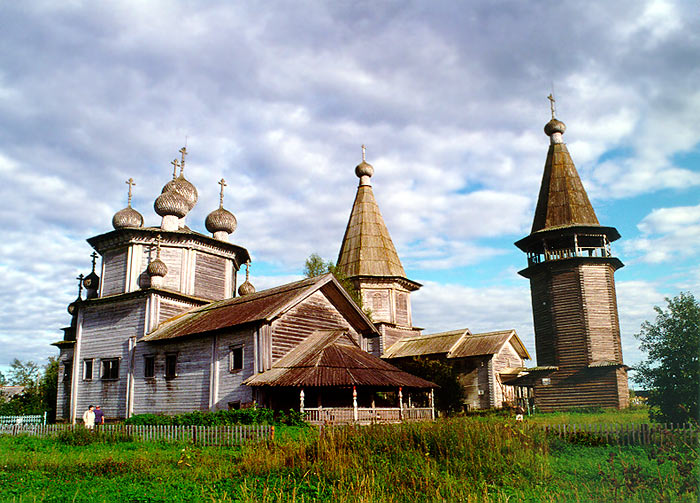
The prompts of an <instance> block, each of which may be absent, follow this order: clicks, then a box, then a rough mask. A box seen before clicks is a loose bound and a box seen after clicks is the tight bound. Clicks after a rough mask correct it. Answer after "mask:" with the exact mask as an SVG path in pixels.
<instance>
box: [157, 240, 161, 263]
mask: <svg viewBox="0 0 700 503" xmlns="http://www.w3.org/2000/svg"><path fill="white" fill-rule="evenodd" d="M160 241H161V238H160V234H158V236H157V237H156V258H158V259H159V258H160Z"/></svg>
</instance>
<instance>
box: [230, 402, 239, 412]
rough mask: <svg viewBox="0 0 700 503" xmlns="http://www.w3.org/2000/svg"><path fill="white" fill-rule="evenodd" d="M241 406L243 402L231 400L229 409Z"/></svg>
mask: <svg viewBox="0 0 700 503" xmlns="http://www.w3.org/2000/svg"><path fill="white" fill-rule="evenodd" d="M240 408H241V402H229V403H228V410H239V409H240Z"/></svg>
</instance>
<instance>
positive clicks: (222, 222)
mask: <svg viewBox="0 0 700 503" xmlns="http://www.w3.org/2000/svg"><path fill="white" fill-rule="evenodd" d="M204 225H205V227H206V228H207V230H208V231H209V232H211V233H212V234H215V233H217V232H220V231H224V232H226V233H228V234H232V233H233V231H235V230H236V226H237V225H238V222H237V221H236V217H234V216H233V213H231V212H230V211H228V210H225V209H224V208H218V209H216V210H214V211H212V212H211V213H209V214H208V215H207V219H206V220H205V221H204Z"/></svg>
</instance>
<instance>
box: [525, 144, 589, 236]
mask: <svg viewBox="0 0 700 503" xmlns="http://www.w3.org/2000/svg"><path fill="white" fill-rule="evenodd" d="M581 225H584V226H588V225H591V226H598V225H600V224H599V223H598V217H596V214H595V211H593V206H592V205H591V202H590V201H589V199H588V195H587V194H586V190H585V189H584V188H583V184H582V183H581V178H580V177H579V175H578V172H577V171H576V166H574V161H573V160H572V159H571V155H569V151H568V150H567V148H566V144H564V143H552V144H550V146H549V151H548V152H547V160H546V162H545V166H544V174H543V175H542V184H541V185H540V194H539V198H538V200H537V208H536V209H535V218H534V220H533V222H532V231H531V232H532V233H535V232H538V231H543V230H549V229H554V228H558V227H568V226H581Z"/></svg>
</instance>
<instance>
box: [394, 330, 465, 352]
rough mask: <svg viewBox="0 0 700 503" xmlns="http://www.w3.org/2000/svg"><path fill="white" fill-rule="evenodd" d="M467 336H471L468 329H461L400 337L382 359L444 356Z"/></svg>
mask: <svg viewBox="0 0 700 503" xmlns="http://www.w3.org/2000/svg"><path fill="white" fill-rule="evenodd" d="M467 334H471V332H470V331H469V329H468V328H462V329H460V330H452V331H450V332H441V333H438V334H426V335H417V336H409V337H402V338H401V339H399V340H398V341H396V342H395V343H394V344H392V345H391V346H390V347H389V348H388V349H387V350H386V352H385V353H384V354H383V355H382V357H383V358H406V357H409V356H427V355H437V354H446V353H449V352H450V350H451V349H452V348H453V347H454V346H455V345H456V344H457V343H458V342H459V340H460V339H461V338H462V337H464V336H466V335H467Z"/></svg>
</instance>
